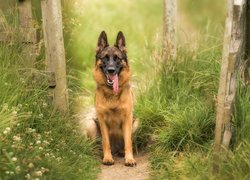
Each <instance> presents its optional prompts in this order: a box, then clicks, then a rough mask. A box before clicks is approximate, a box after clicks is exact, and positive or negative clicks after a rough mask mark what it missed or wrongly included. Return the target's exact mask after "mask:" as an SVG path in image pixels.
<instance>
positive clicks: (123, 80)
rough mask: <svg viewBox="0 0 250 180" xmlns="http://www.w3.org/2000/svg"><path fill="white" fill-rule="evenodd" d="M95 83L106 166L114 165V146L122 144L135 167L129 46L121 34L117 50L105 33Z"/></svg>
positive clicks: (99, 46) (98, 52) (98, 51)
mask: <svg viewBox="0 0 250 180" xmlns="http://www.w3.org/2000/svg"><path fill="white" fill-rule="evenodd" d="M94 79H95V81H96V84H97V88H96V92H95V110H96V115H97V119H98V126H99V128H100V132H101V136H102V148H103V161H102V162H103V164H105V165H112V164H114V160H113V157H112V153H111V146H112V143H119V141H122V142H123V146H124V153H125V165H126V166H135V165H136V161H135V159H134V157H133V150H132V131H133V128H134V127H133V94H132V91H131V87H130V67H129V63H128V59H127V52H126V42H125V37H124V35H123V33H122V32H121V31H120V32H119V33H118V35H117V38H116V43H115V45H114V46H109V44H108V39H107V35H106V33H105V31H102V32H101V34H100V36H99V38H98V43H97V48H96V61H95V67H94ZM114 145H115V144H114Z"/></svg>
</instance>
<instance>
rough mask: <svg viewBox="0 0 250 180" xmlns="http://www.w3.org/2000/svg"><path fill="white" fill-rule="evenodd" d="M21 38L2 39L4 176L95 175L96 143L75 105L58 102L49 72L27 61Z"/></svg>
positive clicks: (0, 155) (0, 172)
mask: <svg viewBox="0 0 250 180" xmlns="http://www.w3.org/2000/svg"><path fill="white" fill-rule="evenodd" d="M19 42H20V41H18V40H13V42H12V43H2V44H0V59H1V62H0V73H1V76H0V92H1V96H0V179H95V177H96V174H97V172H98V167H97V165H98V160H97V158H96V157H98V156H97V155H96V153H95V151H93V147H94V145H93V144H92V143H91V142H89V141H87V140H86V139H85V138H84V137H82V136H81V135H80V133H79V131H78V127H77V125H76V124H77V123H76V121H75V118H74V116H73V113H72V110H70V111H69V112H67V113H65V114H63V113H60V112H58V111H56V110H55V109H54V108H53V106H52V104H51V97H49V89H48V81H47V80H46V79H48V78H46V75H45V74H44V73H43V71H38V70H37V69H35V68H32V67H29V65H27V63H28V62H27V60H28V59H27V57H24V56H23V54H22V53H21V52H22V48H24V46H23V44H21V43H19ZM43 59H44V57H42V56H41V57H39V58H38V59H37V60H36V61H35V65H34V66H35V67H36V68H37V67H43V64H44V62H43ZM40 70H43V69H42V68H41V69H40ZM69 81H71V82H74V79H72V80H71V79H70V76H69ZM69 88H71V90H74V91H75V90H76V89H79V88H78V85H77V84H72V83H70V86H69ZM69 93H70V97H71V99H70V102H71V103H70V107H71V105H72V97H73V95H74V93H73V92H72V91H69ZM70 109H72V108H70Z"/></svg>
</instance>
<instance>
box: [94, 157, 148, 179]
mask: <svg viewBox="0 0 250 180" xmlns="http://www.w3.org/2000/svg"><path fill="white" fill-rule="evenodd" d="M114 160H115V164H114V165H112V166H105V165H101V173H100V174H99V176H98V178H97V180H117V179H118V180H146V179H149V173H150V164H149V161H148V155H146V154H138V155H136V154H135V160H136V163H137V165H136V166H135V167H127V166H125V165H124V158H122V157H117V156H115V157H114Z"/></svg>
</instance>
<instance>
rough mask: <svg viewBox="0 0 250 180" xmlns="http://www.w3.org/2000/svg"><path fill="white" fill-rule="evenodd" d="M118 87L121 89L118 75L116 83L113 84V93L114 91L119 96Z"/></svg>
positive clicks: (115, 77) (115, 79)
mask: <svg viewBox="0 0 250 180" xmlns="http://www.w3.org/2000/svg"><path fill="white" fill-rule="evenodd" d="M118 87H119V84H118V75H117V74H116V75H115V76H114V83H113V91H114V94H115V95H117V94H118Z"/></svg>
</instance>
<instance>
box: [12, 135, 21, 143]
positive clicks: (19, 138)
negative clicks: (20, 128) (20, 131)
mask: <svg viewBox="0 0 250 180" xmlns="http://www.w3.org/2000/svg"><path fill="white" fill-rule="evenodd" d="M13 140H14V141H17V142H20V141H21V137H20V136H13Z"/></svg>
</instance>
